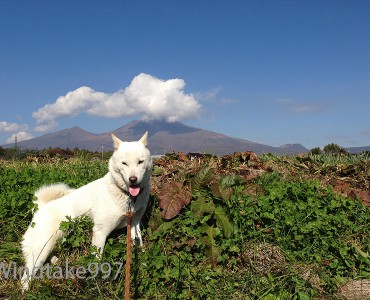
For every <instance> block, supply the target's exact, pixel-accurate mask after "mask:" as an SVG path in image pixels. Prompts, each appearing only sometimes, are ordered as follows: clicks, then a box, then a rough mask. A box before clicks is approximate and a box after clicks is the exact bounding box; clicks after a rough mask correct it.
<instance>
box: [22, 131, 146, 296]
mask: <svg viewBox="0 0 370 300" xmlns="http://www.w3.org/2000/svg"><path fill="white" fill-rule="evenodd" d="M147 136H148V133H147V132H146V133H145V134H144V135H143V137H142V138H141V139H140V140H139V141H137V142H122V141H121V140H120V139H118V138H117V137H116V136H114V135H113V134H112V138H113V142H114V148H115V150H114V153H113V155H112V157H111V158H110V160H109V172H108V173H107V174H106V175H105V176H104V177H103V178H100V179H98V180H96V181H93V182H91V183H89V184H87V185H85V186H82V187H80V188H78V189H71V188H69V187H68V186H67V185H65V184H55V185H50V186H44V187H41V188H40V189H39V190H38V191H36V192H35V196H36V197H37V202H36V203H37V204H38V210H37V211H36V213H35V215H34V216H33V219H32V223H31V225H30V226H29V227H28V229H27V231H26V233H25V234H24V237H23V241H22V250H23V255H24V259H25V263H26V265H25V267H26V271H25V272H24V274H23V277H22V279H21V284H22V289H23V290H27V289H28V287H29V282H30V280H31V276H32V271H33V270H34V268H35V270H37V269H39V268H40V267H41V266H42V264H43V263H44V262H45V260H46V259H47V257H48V255H49V254H50V252H51V250H52V249H53V247H54V245H55V243H56V240H57V239H58V238H60V237H61V236H62V232H61V231H60V230H59V225H60V222H62V221H64V220H66V216H70V217H72V218H76V217H78V216H81V215H87V216H89V217H91V219H92V221H93V222H94V227H93V237H92V244H93V245H94V246H96V247H97V248H98V249H99V251H100V253H102V251H103V248H104V245H105V240H106V238H107V236H108V235H109V234H110V233H111V232H112V230H114V229H117V228H122V227H124V226H126V216H125V213H126V211H127V210H128V205H129V203H130V205H131V210H132V212H133V217H132V227H131V237H132V239H133V241H134V242H136V241H138V243H137V244H139V245H140V246H141V245H142V243H143V241H142V238H141V232H140V227H139V225H140V221H141V218H142V216H143V214H144V212H145V210H146V207H147V204H148V200H149V193H150V174H151V169H152V159H151V156H150V153H149V150H148V148H147ZM130 196H131V198H132V199H134V198H136V200H135V201H131V199H130Z"/></svg>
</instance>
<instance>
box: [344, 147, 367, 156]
mask: <svg viewBox="0 0 370 300" xmlns="http://www.w3.org/2000/svg"><path fill="white" fill-rule="evenodd" d="M346 150H347V151H348V152H349V153H354V154H355V153H361V152H363V151H368V152H370V146H365V147H349V148H346Z"/></svg>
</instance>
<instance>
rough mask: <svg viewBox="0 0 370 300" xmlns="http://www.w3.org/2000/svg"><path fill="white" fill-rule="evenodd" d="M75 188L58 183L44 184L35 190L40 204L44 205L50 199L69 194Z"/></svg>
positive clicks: (37, 201)
mask: <svg viewBox="0 0 370 300" xmlns="http://www.w3.org/2000/svg"><path fill="white" fill-rule="evenodd" d="M73 190H74V189H73V188H71V187H69V186H68V185H66V184H64V183H56V184H51V185H44V186H42V187H41V188H39V189H38V190H37V191H36V192H35V197H36V198H37V200H36V203H37V204H38V205H44V204H46V203H48V202H49V201H52V200H55V199H58V198H60V197H63V196H64V195H67V194H69V193H70V192H72V191H73Z"/></svg>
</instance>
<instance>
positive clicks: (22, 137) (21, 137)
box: [6, 131, 33, 144]
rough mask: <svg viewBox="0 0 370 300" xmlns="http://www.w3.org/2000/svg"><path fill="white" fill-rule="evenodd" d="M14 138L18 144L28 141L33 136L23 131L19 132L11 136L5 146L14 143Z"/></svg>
mask: <svg viewBox="0 0 370 300" xmlns="http://www.w3.org/2000/svg"><path fill="white" fill-rule="evenodd" d="M16 136H17V141H18V142H21V141H26V140H29V139H32V138H33V135H31V134H30V133H28V132H25V131H19V132H17V133H14V134H12V136H11V137H10V138H8V139H7V140H6V143H7V144H12V143H14V141H15V137H16Z"/></svg>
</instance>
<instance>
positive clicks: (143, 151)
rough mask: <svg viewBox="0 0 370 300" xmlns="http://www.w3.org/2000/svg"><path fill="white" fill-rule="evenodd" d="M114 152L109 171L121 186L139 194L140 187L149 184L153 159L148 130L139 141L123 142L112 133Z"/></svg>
mask: <svg viewBox="0 0 370 300" xmlns="http://www.w3.org/2000/svg"><path fill="white" fill-rule="evenodd" d="M112 139H113V143H114V152H113V155H112V157H111V159H110V160H109V171H110V172H111V174H112V176H113V177H114V179H115V181H116V183H117V184H118V185H119V187H120V188H121V189H123V190H125V191H128V192H129V193H130V195H131V196H137V195H138V194H139V192H140V189H142V188H144V187H145V186H148V185H149V179H150V173H151V169H152V159H151V156H150V152H149V149H148V148H147V145H148V140H147V139H148V132H146V133H145V134H144V135H143V136H142V138H141V139H140V140H139V141H136V142H122V141H121V140H120V139H119V138H117V137H116V136H115V135H114V134H112Z"/></svg>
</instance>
